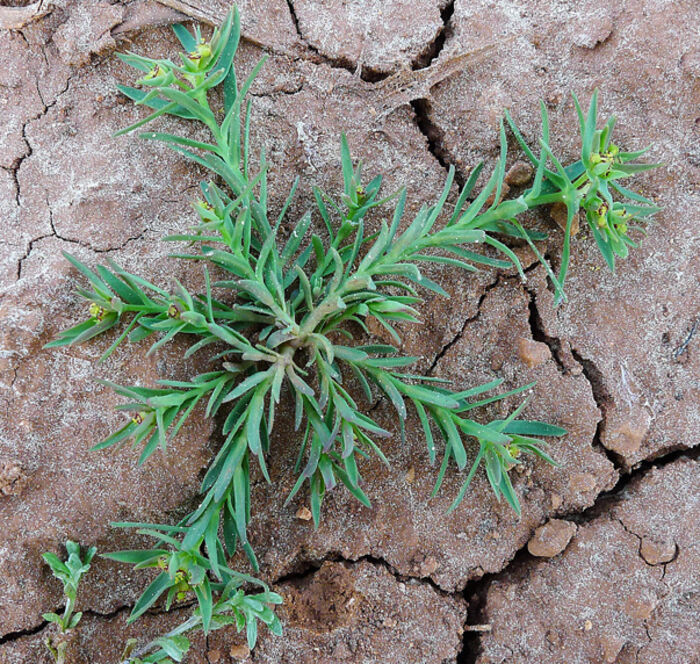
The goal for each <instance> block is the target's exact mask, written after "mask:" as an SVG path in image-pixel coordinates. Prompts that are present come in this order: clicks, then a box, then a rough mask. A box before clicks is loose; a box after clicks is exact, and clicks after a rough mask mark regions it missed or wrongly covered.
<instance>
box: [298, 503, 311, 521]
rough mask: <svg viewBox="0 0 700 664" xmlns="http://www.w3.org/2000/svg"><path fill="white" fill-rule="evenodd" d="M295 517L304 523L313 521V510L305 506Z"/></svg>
mask: <svg viewBox="0 0 700 664" xmlns="http://www.w3.org/2000/svg"><path fill="white" fill-rule="evenodd" d="M294 516H296V518H297V519H301V520H302V521H311V517H312V514H311V510H310V509H309V508H308V507H306V506H305V505H304V506H302V507H300V508H299V509H298V510H297V513H296V514H295V515H294Z"/></svg>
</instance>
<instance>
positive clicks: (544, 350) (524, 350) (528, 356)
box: [518, 337, 552, 369]
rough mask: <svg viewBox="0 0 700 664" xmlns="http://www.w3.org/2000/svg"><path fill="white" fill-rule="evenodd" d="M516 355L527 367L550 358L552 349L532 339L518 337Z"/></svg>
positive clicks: (530, 367)
mask: <svg viewBox="0 0 700 664" xmlns="http://www.w3.org/2000/svg"><path fill="white" fill-rule="evenodd" d="M518 357H519V358H520V359H521V360H522V362H523V363H524V364H525V366H526V367H528V369H532V368H534V367H537V366H539V365H540V364H542V363H543V362H546V361H547V360H551V359H552V351H551V350H550V349H549V346H548V345H547V344H545V343H542V342H541V341H535V340H534V339H525V338H523V337H521V338H520V339H518Z"/></svg>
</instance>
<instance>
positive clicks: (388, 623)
mask: <svg viewBox="0 0 700 664" xmlns="http://www.w3.org/2000/svg"><path fill="white" fill-rule="evenodd" d="M382 625H383V626H384V627H389V628H391V627H396V621H395V620H394V619H393V618H387V619H386V620H385V621H384V622H383V623H382Z"/></svg>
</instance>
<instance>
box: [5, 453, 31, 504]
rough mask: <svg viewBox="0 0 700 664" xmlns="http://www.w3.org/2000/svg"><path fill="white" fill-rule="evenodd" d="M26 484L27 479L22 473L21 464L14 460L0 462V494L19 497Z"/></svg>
mask: <svg viewBox="0 0 700 664" xmlns="http://www.w3.org/2000/svg"><path fill="white" fill-rule="evenodd" d="M28 483H29V477H28V476H27V474H26V473H25V472H24V469H23V468H22V464H21V462H19V461H15V460H14V459H3V460H1V461H0V494H2V495H3V496H19V495H20V494H21V493H22V491H24V489H25V488H26V486H27V484H28Z"/></svg>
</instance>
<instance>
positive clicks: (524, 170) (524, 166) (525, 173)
mask: <svg viewBox="0 0 700 664" xmlns="http://www.w3.org/2000/svg"><path fill="white" fill-rule="evenodd" d="M532 173H533V170H532V166H530V164H528V163H527V162H526V161H520V160H519V161H516V162H515V163H514V164H513V165H512V166H511V167H510V168H509V169H508V172H507V173H506V176H505V178H504V180H505V182H506V184H508V185H510V186H511V187H522V186H523V185H526V184H527V183H528V182H530V180H531V179H532Z"/></svg>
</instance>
